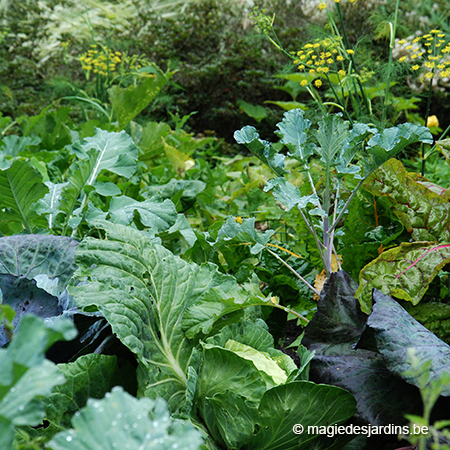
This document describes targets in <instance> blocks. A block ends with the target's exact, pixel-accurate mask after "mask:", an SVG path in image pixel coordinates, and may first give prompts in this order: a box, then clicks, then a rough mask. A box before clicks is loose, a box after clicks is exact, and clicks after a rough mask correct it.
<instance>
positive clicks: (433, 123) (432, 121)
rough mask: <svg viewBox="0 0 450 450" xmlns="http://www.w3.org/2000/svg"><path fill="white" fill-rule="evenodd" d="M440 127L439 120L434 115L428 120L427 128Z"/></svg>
mask: <svg viewBox="0 0 450 450" xmlns="http://www.w3.org/2000/svg"><path fill="white" fill-rule="evenodd" d="M438 126H439V120H438V118H437V117H436V116H435V115H433V116H429V117H428V119H427V127H428V128H430V127H438Z"/></svg>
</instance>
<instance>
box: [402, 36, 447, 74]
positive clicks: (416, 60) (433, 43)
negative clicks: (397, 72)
mask: <svg viewBox="0 0 450 450" xmlns="http://www.w3.org/2000/svg"><path fill="white" fill-rule="evenodd" d="M444 38H445V34H444V33H443V32H442V31H440V30H431V31H430V33H428V34H425V35H423V36H418V37H416V38H415V39H414V40H413V41H412V42H411V43H410V44H409V45H407V46H406V47H405V48H404V49H405V50H406V51H410V52H411V53H410V54H409V55H408V56H402V57H400V58H399V61H400V62H405V61H408V62H410V63H413V64H412V66H411V69H412V70H414V71H418V70H420V69H421V71H422V72H423V73H422V75H421V77H420V81H421V82H423V81H424V80H425V79H429V80H432V79H433V78H434V75H435V74H437V75H439V76H440V77H441V78H448V77H450V57H449V53H450V42H449V41H446V39H444ZM398 43H399V44H400V45H404V44H406V43H407V42H406V40H404V39H402V40H400V41H398Z"/></svg>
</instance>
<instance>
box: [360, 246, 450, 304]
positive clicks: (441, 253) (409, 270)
mask: <svg viewBox="0 0 450 450" xmlns="http://www.w3.org/2000/svg"><path fill="white" fill-rule="evenodd" d="M449 262H450V244H438V243H436V242H413V243H409V242H403V243H402V244H400V245H399V246H398V247H395V248H393V249H390V250H387V251H385V252H383V253H382V254H381V255H380V256H379V257H378V258H376V259H375V260H374V261H372V262H370V263H369V264H367V266H365V267H364V268H363V269H362V270H361V272H360V275H359V281H360V285H359V288H358V290H357V292H356V294H355V295H356V296H357V297H358V298H359V300H360V302H361V308H362V309H363V311H364V312H366V313H368V312H370V309H371V298H372V289H373V288H377V289H379V290H380V291H382V292H384V293H385V294H390V295H392V296H394V297H398V298H401V299H403V300H407V301H409V302H411V303H412V304H413V305H417V304H418V303H419V302H420V300H421V299H422V297H423V296H424V294H425V292H426V291H427V289H428V286H429V285H430V283H431V282H432V281H433V279H434V278H435V277H436V275H437V274H438V273H439V271H440V270H441V269H442V268H443V267H444V266H445V265H446V264H448V263H449Z"/></svg>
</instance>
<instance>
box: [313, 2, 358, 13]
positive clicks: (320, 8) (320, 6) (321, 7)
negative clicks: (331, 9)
mask: <svg viewBox="0 0 450 450" xmlns="http://www.w3.org/2000/svg"><path fill="white" fill-rule="evenodd" d="M357 1H358V0H349V3H356V2H357ZM334 3H341V0H334ZM324 9H327V4H326V3H325V2H324V1H323V2H321V3H320V4H319V11H323V10H324Z"/></svg>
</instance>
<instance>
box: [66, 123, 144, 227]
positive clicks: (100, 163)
mask: <svg viewBox="0 0 450 450" xmlns="http://www.w3.org/2000/svg"><path fill="white" fill-rule="evenodd" d="M72 150H73V152H74V153H75V154H76V155H77V156H78V158H79V159H80V160H79V161H75V162H74V163H73V164H72V165H71V166H70V169H69V170H70V173H69V183H68V185H67V186H66V187H64V189H63V191H62V194H61V196H62V200H61V204H60V209H61V212H62V213H64V215H65V217H64V219H63V221H64V223H65V225H67V224H68V225H69V226H70V227H71V228H73V229H76V228H77V226H78V225H79V223H80V221H81V220H82V214H83V213H84V212H86V211H85V209H86V206H87V203H88V193H89V190H93V189H97V190H98V191H99V193H100V194H102V195H103V194H109V195H116V194H117V190H114V191H111V189H110V188H108V190H107V192H104V189H105V185H104V184H100V183H98V182H97V178H98V176H99V174H100V173H101V172H102V171H104V170H108V171H110V172H113V173H115V174H117V175H119V176H122V177H125V178H130V177H131V176H132V175H133V174H134V172H135V171H136V160H137V158H138V149H137V147H136V145H135V144H134V142H133V140H132V139H131V137H130V136H128V134H126V133H125V132H124V131H121V132H120V133H114V132H108V131H105V130H101V129H99V128H96V131H95V135H94V136H93V137H88V138H86V139H84V140H83V141H81V142H79V143H78V144H76V145H74V146H73V149H72ZM79 203H81V206H80V208H81V209H78V210H76V209H75V208H76V206H77V204H79ZM74 211H76V214H75V215H74ZM74 216H75V217H74Z"/></svg>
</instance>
